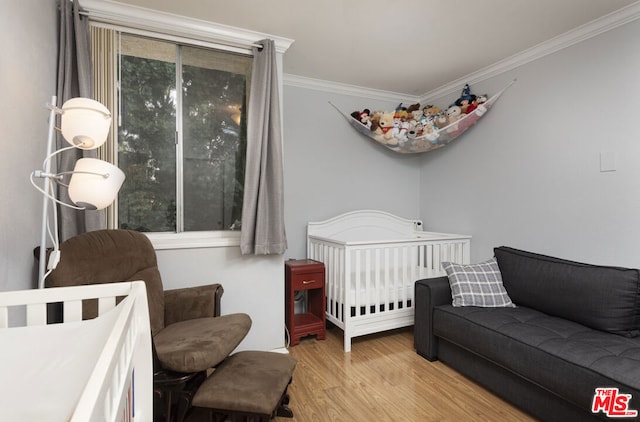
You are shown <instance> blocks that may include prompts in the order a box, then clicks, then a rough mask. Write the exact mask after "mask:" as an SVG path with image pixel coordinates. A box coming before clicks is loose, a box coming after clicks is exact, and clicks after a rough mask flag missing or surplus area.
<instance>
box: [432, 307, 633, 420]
mask: <svg viewBox="0 0 640 422" xmlns="http://www.w3.org/2000/svg"><path fill="white" fill-rule="evenodd" d="M433 329H434V334H435V335H436V336H438V337H440V338H441V341H442V339H444V340H447V341H449V342H451V343H453V344H456V345H458V346H460V347H462V348H464V349H467V350H469V351H471V352H473V353H475V354H477V355H479V356H481V357H482V358H484V359H487V360H489V361H491V362H493V363H495V364H497V365H499V366H501V367H503V368H505V369H507V370H509V371H512V372H514V373H516V374H518V375H519V376H521V377H523V378H525V379H527V380H529V381H531V382H533V383H536V384H538V385H539V386H541V387H543V388H545V389H548V390H549V391H552V392H554V393H555V394H557V395H559V396H560V397H562V398H563V399H565V400H567V401H570V402H572V403H574V404H575V405H577V406H578V407H580V408H582V409H590V406H591V401H592V400H593V395H594V393H595V388H597V387H618V388H619V389H620V393H625V394H632V396H633V397H634V398H635V397H638V398H640V338H626V337H622V336H617V335H612V334H609V333H605V332H603V331H599V330H593V329H590V328H588V327H585V326H583V325H580V324H578V323H575V322H572V321H568V320H565V319H562V318H557V317H552V316H549V315H545V314H543V313H541V312H538V311H536V310H533V309H530V308H526V307H523V306H520V305H518V307H517V308H473V307H464V308H455V307H453V306H451V305H441V306H438V307H436V308H435V309H434V313H433ZM445 363H446V362H445ZM632 404H633V406H635V407H633V408H634V409H635V408H637V407H638V401H637V399H636V400H634V403H632Z"/></svg>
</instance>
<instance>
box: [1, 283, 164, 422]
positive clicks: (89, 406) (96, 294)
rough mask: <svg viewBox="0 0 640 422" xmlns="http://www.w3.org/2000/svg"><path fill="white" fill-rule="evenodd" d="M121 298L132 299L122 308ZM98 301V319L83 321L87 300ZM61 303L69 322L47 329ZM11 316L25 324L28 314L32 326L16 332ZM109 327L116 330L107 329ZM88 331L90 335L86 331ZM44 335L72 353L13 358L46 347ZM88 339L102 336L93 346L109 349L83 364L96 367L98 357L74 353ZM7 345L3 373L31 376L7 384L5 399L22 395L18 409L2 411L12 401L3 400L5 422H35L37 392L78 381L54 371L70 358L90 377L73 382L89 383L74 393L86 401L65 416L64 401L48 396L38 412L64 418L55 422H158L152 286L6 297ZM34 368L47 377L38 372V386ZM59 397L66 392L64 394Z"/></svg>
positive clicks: (98, 287)
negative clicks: (31, 419)
mask: <svg viewBox="0 0 640 422" xmlns="http://www.w3.org/2000/svg"><path fill="white" fill-rule="evenodd" d="M117 297H125V299H124V300H123V301H122V302H121V303H120V304H119V305H117V306H116V298H117ZM94 298H98V299H99V316H98V318H96V319H95V320H88V321H81V320H82V300H84V299H94ZM60 302H62V303H63V308H64V313H63V322H62V323H61V324H60V323H58V324H48V325H47V305H48V304H53V303H60ZM10 309H15V310H16V311H13V312H12V313H11V315H12V316H15V315H14V314H15V313H17V314H18V316H20V315H19V313H20V312H23V313H25V312H26V314H24V321H26V323H25V324H21V323H20V322H19V321H18V322H17V323H16V325H17V326H10V325H11V324H10V321H9V319H10V318H9V316H10V312H9V310H10ZM13 319H14V320H16V319H17V320H19V319H20V318H13ZM105 324H109V325H107V326H104V325H105ZM101 325H102V327H101ZM87 329H89V330H90V333H89V332H87V331H86V330H87ZM93 331H99V332H100V333H102V332H104V333H105V334H104V337H106V338H102V337H103V335H102V334H100V335H99V336H98V335H97V334H95V332H93ZM43 334H44V335H47V336H48V338H53V339H55V341H56V342H57V343H56V344H57V345H58V346H59V345H64V350H56V349H55V348H53V349H52V350H38V351H34V353H29V350H25V352H24V355H25V356H24V358H23V356H22V355H20V353H13V354H12V353H11V351H12V350H11V348H12V347H13V348H16V347H18V346H20V347H24V344H25V343H27V344H30V343H33V344H36V345H37V344H39V343H38V341H39V340H38V339H41V338H42V337H43ZM88 334H92V335H94V337H93V338H95V339H96V340H97V341H98V342H99V343H100V345H101V349H99V350H98V352H99V353H97V358H95V361H87V362H85V361H83V359H93V357H90V356H83V354H82V353H78V354H77V355H74V354H73V352H74V347H75V346H76V345H80V344H81V343H82V341H81V340H82V337H83V336H84V337H86V336H87V335H88ZM16 336H18V337H16ZM15 338H19V339H22V340H24V341H23V342H21V344H20V345H18V344H15V342H14V344H11V343H10V342H4V341H3V339H4V340H7V339H15ZM40 342H41V340H40ZM0 344H2V345H3V346H2V347H0V366H3V365H4V368H5V369H4V371H6V372H8V370H9V369H11V370H16V368H12V367H19V368H22V367H24V368H27V370H24V371H23V372H25V374H24V377H23V379H20V380H19V381H20V382H19V383H16V380H15V379H14V380H7V379H6V378H5V379H3V381H2V382H0V392H2V391H5V392H6V391H7V389H16V388H17V389H18V390H19V391H17V392H15V391H14V392H13V393H14V394H13V396H10V395H8V396H9V397H14V398H17V400H16V401H15V402H13V403H10V404H7V403H4V404H2V397H3V396H4V394H0V408H2V409H0V411H1V412H2V413H3V415H4V416H7V415H12V416H11V417H13V418H14V420H27V419H28V417H26V416H25V415H27V414H31V415H32V414H33V412H32V413H28V412H30V411H31V410H30V409H28V408H26V407H27V406H29V405H30V404H31V403H32V402H33V397H34V396H33V391H32V389H33V386H36V385H46V384H47V383H50V384H52V385H54V386H58V385H60V384H62V382H63V381H67V380H66V378H72V377H71V375H72V374H71V373H56V370H55V368H52V367H53V366H56V364H55V363H54V362H55V359H53V357H56V358H59V357H60V356H58V355H59V354H63V353H68V354H69V356H62V357H63V358H66V359H65V360H66V361H70V363H71V365H73V366H72V367H76V366H78V367H79V366H83V367H87V368H89V369H90V370H89V371H88V373H86V375H82V374H80V375H79V376H78V375H77V374H73V375H76V376H77V377H78V379H79V381H78V382H82V385H75V386H74V389H75V390H77V391H79V392H80V393H79V399H78V401H77V402H76V403H74V406H73V408H70V409H66V408H62V409H61V408H60V407H61V406H63V405H62V402H63V400H59V399H60V397H58V398H56V397H55V396H54V395H51V396H47V395H45V394H41V395H39V396H38V398H37V407H41V408H50V409H54V410H55V412H56V414H57V415H58V417H59V418H60V419H56V418H54V417H52V416H51V415H49V418H48V419H47V420H71V421H83V422H84V421H109V422H118V421H145V422H146V421H151V420H152V419H153V414H152V413H153V397H152V394H153V393H152V383H153V380H152V377H153V373H152V372H153V368H152V359H151V331H150V327H149V311H148V305H147V295H146V289H145V285H144V282H141V281H137V282H126V283H111V284H101V285H91V286H78V287H61V288H50V289H39V290H24V291H15V292H3V293H0ZM89 346H90V345H89ZM94 347H95V346H94ZM79 348H80V347H79V346H78V349H79ZM35 352H37V353H35ZM56 353H57V354H56ZM6 356H10V357H11V359H13V361H11V360H10V359H8V358H7V359H5V357H6ZM34 357H35V358H37V359H39V360H38V361H36V362H33V361H30V360H29V359H33V358H34ZM74 362H75V364H74ZM78 363H82V364H83V365H79V364H78ZM67 365H69V363H67ZM34 367H35V368H40V369H39V370H38V371H33V372H34V373H33V374H31V376H33V377H37V379H33V380H31V379H29V378H28V376H29V374H28V373H29V370H28V369H29V368H34ZM17 370H19V369H17ZM6 372H3V373H6ZM70 372H72V371H70ZM44 374H49V375H50V376H52V377H55V379H44V378H43V376H44ZM74 379H75V378H74ZM9 383H10V385H8V384H9ZM21 386H22V387H21ZM30 386H31V387H30ZM20 389H23V390H24V391H20ZM59 389H61V390H64V388H63V387H62V386H60V388H59ZM27 390H28V391H27ZM64 393H66V392H65V391H62V393H61V394H64ZM22 395H24V397H25V400H26V398H29V400H27V401H26V402H24V403H23V405H24V406H25V408H24V409H20V400H21V399H20V397H21V396H22ZM56 400H58V401H59V402H56ZM5 405H6V406H5ZM21 411H23V413H21ZM60 415H68V416H64V417H62V416H60ZM4 416H3V417H4Z"/></svg>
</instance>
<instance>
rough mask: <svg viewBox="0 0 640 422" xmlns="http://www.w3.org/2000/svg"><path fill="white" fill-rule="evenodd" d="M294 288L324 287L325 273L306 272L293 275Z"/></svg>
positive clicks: (292, 284) (292, 283) (292, 285)
mask: <svg viewBox="0 0 640 422" xmlns="http://www.w3.org/2000/svg"><path fill="white" fill-rule="evenodd" d="M291 287H292V289H293V290H309V289H321V288H322V287H324V273H304V274H296V275H294V276H292V277H291Z"/></svg>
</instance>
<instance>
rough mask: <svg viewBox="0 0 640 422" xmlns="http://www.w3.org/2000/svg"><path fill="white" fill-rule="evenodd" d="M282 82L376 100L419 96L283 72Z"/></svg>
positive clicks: (413, 98)
mask: <svg viewBox="0 0 640 422" xmlns="http://www.w3.org/2000/svg"><path fill="white" fill-rule="evenodd" d="M283 83H284V85H287V86H295V87H298V88H306V89H313V90H315V91H322V92H328V93H333V94H340V95H350V96H354V97H362V98H368V99H372V100H378V101H394V102H395V101H400V102H417V101H418V100H419V98H420V97H418V96H416V95H408V94H402V93H400V92H392V91H384V90H381V89H373V88H366V87H363V86H357V85H350V84H345V83H341V82H331V81H325V80H322V79H313V78H307V77H304V76H297V75H292V74H290V73H285V74H284V75H283Z"/></svg>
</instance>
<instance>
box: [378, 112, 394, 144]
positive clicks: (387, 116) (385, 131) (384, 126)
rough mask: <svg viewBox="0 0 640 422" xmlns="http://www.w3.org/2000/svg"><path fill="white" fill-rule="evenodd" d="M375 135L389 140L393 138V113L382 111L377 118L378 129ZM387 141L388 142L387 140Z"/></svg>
mask: <svg viewBox="0 0 640 422" xmlns="http://www.w3.org/2000/svg"><path fill="white" fill-rule="evenodd" d="M376 135H378V136H381V137H382V138H383V139H385V140H387V141H389V140H391V139H392V138H393V113H392V112H383V113H381V114H380V117H379V119H378V129H377V130H376ZM387 143H389V142H387Z"/></svg>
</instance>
